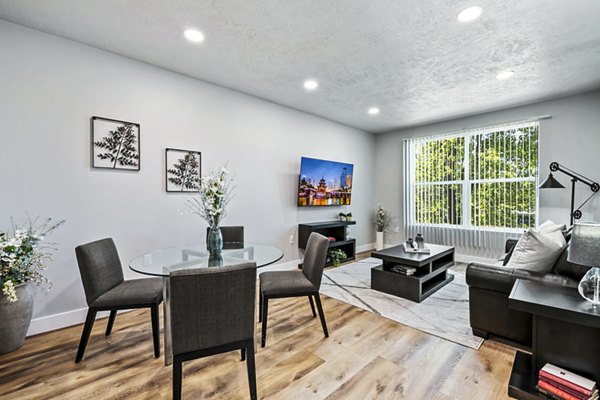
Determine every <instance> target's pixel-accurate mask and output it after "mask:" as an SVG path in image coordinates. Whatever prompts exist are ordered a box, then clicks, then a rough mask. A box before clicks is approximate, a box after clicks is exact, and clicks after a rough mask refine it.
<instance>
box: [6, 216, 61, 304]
mask: <svg viewBox="0 0 600 400" xmlns="http://www.w3.org/2000/svg"><path fill="white" fill-rule="evenodd" d="M64 222H65V221H64V220H62V221H59V222H56V223H55V222H53V221H52V218H47V219H46V220H45V221H44V222H42V223H38V221H37V218H36V219H35V220H33V221H32V220H29V227H28V228H27V229H16V228H15V227H14V226H13V231H14V234H13V235H12V236H11V235H10V233H9V232H0V287H1V288H2V294H3V295H4V296H6V298H7V300H8V301H10V302H15V301H18V300H19V299H18V297H17V293H16V291H15V287H16V286H17V285H20V284H22V283H27V282H31V283H33V284H35V285H42V284H44V283H48V280H47V279H46V278H45V277H44V276H43V275H42V274H41V272H42V271H43V270H45V269H46V266H45V263H46V262H47V261H49V260H50V253H51V251H52V250H54V248H53V247H52V246H51V245H50V244H46V245H42V244H41V242H42V241H43V240H44V238H45V236H46V235H47V234H48V233H50V232H51V231H53V230H54V229H56V228H58V227H59V226H60V225H62V224H63V223H64Z"/></svg>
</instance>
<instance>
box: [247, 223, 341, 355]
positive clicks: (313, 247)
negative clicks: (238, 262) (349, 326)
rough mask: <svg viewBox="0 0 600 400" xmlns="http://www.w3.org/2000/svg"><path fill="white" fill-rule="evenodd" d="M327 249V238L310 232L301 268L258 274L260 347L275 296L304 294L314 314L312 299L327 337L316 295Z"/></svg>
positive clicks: (264, 338)
mask: <svg viewBox="0 0 600 400" xmlns="http://www.w3.org/2000/svg"><path fill="white" fill-rule="evenodd" d="M328 249H329V239H327V238H326V237H325V236H323V235H320V234H318V233H315V232H313V233H311V234H310V236H309V238H308V244H307V245H306V252H305V253H304V261H303V262H302V271H269V272H263V273H262V274H261V275H260V298H259V301H260V306H259V320H260V321H262V338H261V346H262V347H265V345H266V343H267V318H268V311H269V299H275V298H284V297H301V296H308V300H309V302H310V308H311V310H312V314H313V317H316V315H315V305H314V304H313V298H314V299H315V302H316V303H317V309H318V310H319V317H320V319H321V325H322V327H323V333H324V334H325V337H329V333H328V332H327V324H326V322H325V314H324V313H323V307H322V306H321V298H320V297H319V288H320V287H321V279H322V277H323V268H324V267H325V260H326V259H327V250H328Z"/></svg>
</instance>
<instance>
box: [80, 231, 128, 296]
mask: <svg viewBox="0 0 600 400" xmlns="http://www.w3.org/2000/svg"><path fill="white" fill-rule="evenodd" d="M75 254H76V256H77V264H79V273H80V274H81V281H82V282H83V290H84V291H85V299H86V301H87V303H88V305H89V304H90V303H92V302H93V301H94V300H96V299H97V298H98V297H99V296H100V295H101V294H104V293H106V292H107V291H108V290H110V289H112V288H114V287H115V286H117V285H118V284H120V283H121V282H123V280H124V278H123V269H122V267H121V260H119V253H118V252H117V247H116V246H115V242H114V241H113V240H112V239H110V238H107V239H101V240H97V241H95V242H91V243H87V244H82V245H81V246H77V247H76V248H75Z"/></svg>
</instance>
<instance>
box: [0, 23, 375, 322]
mask: <svg viewBox="0 0 600 400" xmlns="http://www.w3.org/2000/svg"><path fill="white" fill-rule="evenodd" d="M0 49H2V51H1V53H0V91H1V93H2V95H1V96H0V171H1V172H0V199H1V205H0V229H6V228H8V227H9V225H10V217H11V216H14V217H15V218H16V219H17V220H23V218H24V216H25V215H26V213H29V214H30V215H32V216H37V215H40V216H52V217H54V218H57V219H62V218H64V219H66V220H67V223H66V225H64V226H63V227H62V228H61V229H60V230H58V231H56V232H55V234H53V236H52V238H51V239H52V240H53V241H56V242H58V243H59V244H60V246H59V250H58V251H57V252H56V253H55V256H54V259H53V261H52V262H50V263H49V264H48V270H47V273H46V275H47V277H48V278H49V279H50V280H51V281H52V282H53V288H52V290H51V291H50V292H45V291H42V292H40V293H38V295H37V297H36V303H35V309H34V319H35V320H34V323H33V325H32V329H33V332H37V331H40V330H44V329H49V328H53V327H56V326H57V324H59V323H58V322H57V321H59V320H60V321H73V320H74V319H79V318H81V316H82V313H81V312H80V311H78V312H76V313H71V312H72V311H73V310H78V309H81V308H83V307H85V300H84V293H83V288H82V285H81V281H80V277H79V272H78V269H77V264H76V261H75V257H74V248H75V246H77V245H79V244H82V243H86V242H88V241H92V240H95V239H99V238H103V237H109V236H110V237H113V238H114V239H115V241H116V243H117V247H118V249H119V252H120V255H121V258H122V260H123V264H124V269H125V270H126V275H127V276H128V277H133V276H135V274H134V273H132V272H131V271H129V270H128V268H127V261H128V260H130V259H132V258H134V257H136V256H137V255H140V254H142V253H144V252H147V251H149V250H151V249H154V248H159V247H165V246H172V245H175V244H178V243H179V244H181V243H190V242H198V241H202V240H203V237H204V229H205V226H206V224H205V223H204V222H203V221H202V220H201V219H200V218H199V217H196V216H193V215H182V214H181V213H180V212H179V211H178V210H180V209H184V197H183V196H182V195H178V194H167V193H166V192H165V190H164V168H165V165H164V151H165V148H166V147H174V148H183V149H190V150H198V151H201V152H202V169H203V172H208V171H210V170H211V169H215V168H217V167H218V166H220V165H221V164H223V163H225V162H228V165H229V169H230V170H231V171H232V172H233V173H235V182H236V185H237V188H236V189H235V199H234V200H233V201H232V203H231V206H230V211H229V216H228V217H227V218H226V220H225V221H224V224H242V225H244V226H245V228H246V239H247V240H248V241H256V242H264V243H270V244H274V245H277V246H279V247H281V248H283V249H284V251H285V258H284V259H283V261H284V262H285V261H291V260H296V259H298V258H299V255H298V249H297V245H296V244H294V245H290V244H289V243H288V241H289V236H290V235H292V234H295V233H296V231H297V224H298V223H301V222H309V221H320V220H330V219H334V218H336V215H337V213H338V212H340V211H344V212H348V211H352V213H353V214H354V216H355V219H356V220H357V221H358V223H357V225H356V226H355V227H353V228H352V229H351V233H352V236H354V237H356V239H357V244H358V245H359V246H367V245H369V244H370V243H372V241H373V238H372V236H373V234H372V231H373V229H372V225H371V223H370V222H369V210H370V209H371V208H372V207H373V203H372V200H373V195H372V193H373V189H374V169H373V167H374V157H373V156H374V153H375V151H374V145H375V139H374V137H373V135H371V134H367V133H364V132H361V131H358V130H355V129H352V128H348V127H346V126H343V125H339V124H336V123H333V122H330V121H327V120H324V119H321V118H317V117H314V116H310V115H308V114H304V113H301V112H297V111H294V110H291V109H288V108H285V107H281V106H278V105H275V104H272V103H269V102H266V101H263V100H259V99H257V98H254V97H251V96H248V95H244V94H241V93H238V92H235V91H231V90H227V89H223V88H221V87H217V86H213V85H210V84H207V83H204V82H201V81H197V80H194V79H190V78H187V77H185V76H182V75H178V74H175V73H171V72H168V71H165V70H163V69H160V68H156V67H153V66H150V65H147V64H143V63H139V62H136V61H132V60H129V59H126V58H123V57H120V56H116V55H114V54H111V53H107V52H104V51H100V50H97V49H94V48H90V47H87V46H83V45H80V44H77V43H74V42H71V41H67V40H63V39H60V38H57V37H54V36H51V35H47V34H44V33H41V32H38V31H35V30H31V29H28V28H23V27H20V26H18V25H14V24H11V23H8V22H4V21H1V20H0ZM194 51H201V50H194ZM306 95H307V96H318V93H313V94H309V93H307V94H306ZM93 115H97V116H103V117H109V118H115V119H122V120H126V121H133V122H137V123H139V124H140V125H141V171H140V172H115V171H109V170H97V169H96V170H94V169H91V168H90V159H89V158H90V132H89V127H90V118H91V117H92V116H93ZM301 156H309V157H316V158H325V159H331V160H338V161H343V162H348V163H353V164H354V168H355V169H354V171H355V174H354V180H353V182H354V187H355V190H354V193H353V198H352V205H351V206H346V207H330V208H324V209H314V208H313V209H298V208H297V207H296V197H295V195H296V190H297V179H298V173H299V161H300V157H301ZM137 277H139V275H138V276H137ZM59 313H66V314H64V315H62V316H57V317H56V318H53V317H50V318H45V317H48V316H54V315H56V314H59ZM36 321H37V325H36ZM30 332H32V331H30Z"/></svg>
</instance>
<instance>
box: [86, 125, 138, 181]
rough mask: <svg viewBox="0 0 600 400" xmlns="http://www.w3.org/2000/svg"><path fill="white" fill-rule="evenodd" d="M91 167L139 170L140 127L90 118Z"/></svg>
mask: <svg viewBox="0 0 600 400" xmlns="http://www.w3.org/2000/svg"><path fill="white" fill-rule="evenodd" d="M91 136H92V146H91V147H92V151H91V158H92V167H93V168H106V169H119V170H129V171H139V170H140V125H139V124H136V123H134V122H127V121H119V120H116V119H110V118H102V117H92V135H91Z"/></svg>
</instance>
